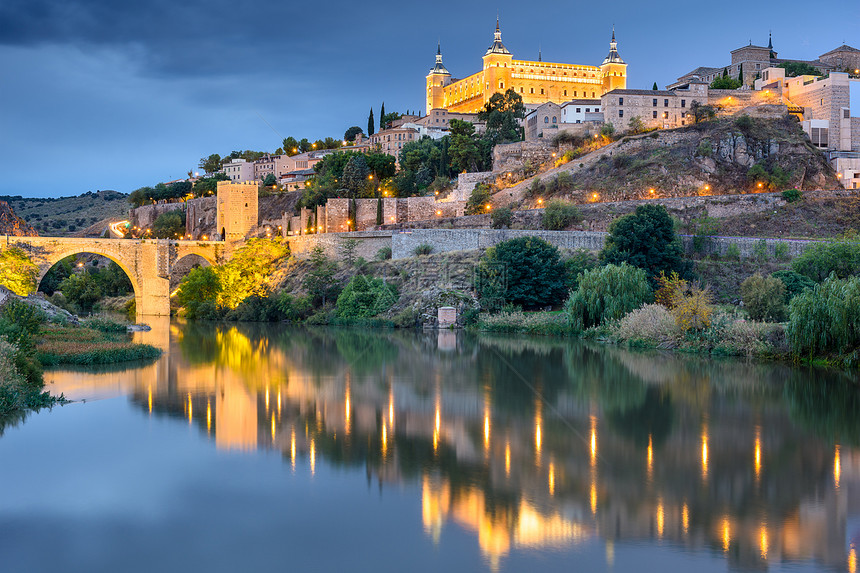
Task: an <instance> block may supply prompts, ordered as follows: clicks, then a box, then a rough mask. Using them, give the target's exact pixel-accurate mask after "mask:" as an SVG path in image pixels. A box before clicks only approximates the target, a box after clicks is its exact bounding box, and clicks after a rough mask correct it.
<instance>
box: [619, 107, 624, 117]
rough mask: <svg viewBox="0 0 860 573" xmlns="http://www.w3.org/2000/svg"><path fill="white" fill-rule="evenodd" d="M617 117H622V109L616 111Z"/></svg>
mask: <svg viewBox="0 0 860 573" xmlns="http://www.w3.org/2000/svg"><path fill="white" fill-rule="evenodd" d="M618 117H624V110H623V109H619V110H618Z"/></svg>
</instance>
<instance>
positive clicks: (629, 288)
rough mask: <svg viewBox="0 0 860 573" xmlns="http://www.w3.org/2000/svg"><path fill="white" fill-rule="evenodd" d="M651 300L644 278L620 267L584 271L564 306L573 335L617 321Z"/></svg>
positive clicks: (636, 271) (625, 266) (633, 269)
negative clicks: (607, 322) (575, 332)
mask: <svg viewBox="0 0 860 573" xmlns="http://www.w3.org/2000/svg"><path fill="white" fill-rule="evenodd" d="M651 299H652V295H651V288H650V287H649V286H648V275H647V274H646V273H645V271H644V270H643V269H639V268H636V267H633V266H631V265H628V264H627V263H621V264H620V265H606V266H605V267H600V268H597V269H592V270H588V271H585V272H583V273H582V275H580V279H579V287H578V288H577V289H576V290H575V291H573V292H572V293H571V295H570V298H569V299H568V300H567V302H566V303H565V305H564V310H565V313H566V314H567V317H568V319H569V320H570V323H571V327H572V328H573V330H574V331H577V332H578V331H582V330H585V329H586V328H590V327H592V326H597V325H600V324H602V323H603V322H606V321H610V320H617V319H619V318H621V317H623V316H624V315H625V314H627V313H628V312H630V311H632V310H634V309H637V308H639V307H640V306H642V305H643V304H644V303H646V302H649V301H650V300H651Z"/></svg>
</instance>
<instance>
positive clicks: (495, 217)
mask: <svg viewBox="0 0 860 573" xmlns="http://www.w3.org/2000/svg"><path fill="white" fill-rule="evenodd" d="M512 218H513V212H512V211H511V210H510V208H509V207H501V208H499V209H496V210H495V211H493V212H492V213H491V214H490V221H491V222H492V226H493V228H494V229H504V228H506V227H510V226H511V219H512Z"/></svg>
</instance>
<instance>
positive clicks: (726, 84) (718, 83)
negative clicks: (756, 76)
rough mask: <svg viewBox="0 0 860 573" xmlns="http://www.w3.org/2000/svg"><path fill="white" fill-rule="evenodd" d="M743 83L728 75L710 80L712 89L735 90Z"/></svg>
mask: <svg viewBox="0 0 860 573" xmlns="http://www.w3.org/2000/svg"><path fill="white" fill-rule="evenodd" d="M742 85H743V83H742V82H740V81H738V80H736V79H735V78H732V77H729V76H728V75H723V76H720V77H718V78H714V81H712V82H711V86H710V87H711V89H713V90H736V89H738V88H739V87H741V86H742Z"/></svg>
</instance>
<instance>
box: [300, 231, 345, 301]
mask: <svg viewBox="0 0 860 573" xmlns="http://www.w3.org/2000/svg"><path fill="white" fill-rule="evenodd" d="M308 262H309V263H310V269H309V270H308V271H307V272H306V273H305V276H304V279H303V280H302V286H303V287H304V289H305V290H306V291H307V293H308V295H309V296H310V297H311V299H312V301H313V303H314V305H317V306H318V305H322V306H325V304H326V300H330V299H331V298H332V297H336V296H337V292H338V288H339V287H338V285H337V283H336V282H335V280H334V274H335V272H336V271H337V265H336V264H335V263H334V262H332V261H330V260H329V258H328V257H326V255H325V251H324V250H323V248H322V247H321V246H319V245H317V246H316V247H314V248H313V250H312V251H311V255H310V258H309V261H308Z"/></svg>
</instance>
